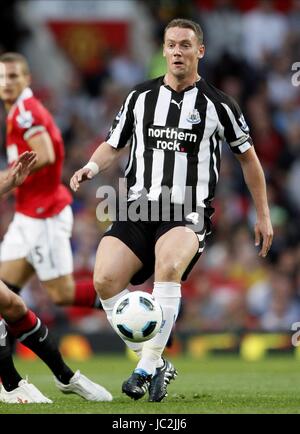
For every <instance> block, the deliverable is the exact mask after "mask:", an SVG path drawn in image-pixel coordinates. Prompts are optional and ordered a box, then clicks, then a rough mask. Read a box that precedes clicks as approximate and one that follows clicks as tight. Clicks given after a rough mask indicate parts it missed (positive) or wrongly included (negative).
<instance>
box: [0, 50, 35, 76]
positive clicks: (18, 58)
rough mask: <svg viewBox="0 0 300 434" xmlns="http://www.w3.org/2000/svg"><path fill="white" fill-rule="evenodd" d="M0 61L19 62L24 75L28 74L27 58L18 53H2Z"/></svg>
mask: <svg viewBox="0 0 300 434" xmlns="http://www.w3.org/2000/svg"><path fill="white" fill-rule="evenodd" d="M0 62H2V63H20V64H21V65H22V69H23V73H24V74H25V75H29V74H30V69H29V64H28V62H27V59H26V58H25V57H24V56H23V54H20V53H13V52H9V53H4V54H1V55H0Z"/></svg>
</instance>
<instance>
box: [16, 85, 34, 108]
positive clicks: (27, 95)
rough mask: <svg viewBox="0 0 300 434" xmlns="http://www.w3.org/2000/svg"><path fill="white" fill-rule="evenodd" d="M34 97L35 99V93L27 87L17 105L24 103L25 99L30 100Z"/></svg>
mask: <svg viewBox="0 0 300 434" xmlns="http://www.w3.org/2000/svg"><path fill="white" fill-rule="evenodd" d="M32 97H33V92H32V90H31V89H30V87H25V89H24V90H23V91H22V92H21V94H20V95H19V97H18V99H17V101H16V102H15V104H19V102H20V101H24V99H28V98H32Z"/></svg>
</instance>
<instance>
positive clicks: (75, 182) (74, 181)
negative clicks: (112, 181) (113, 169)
mask: <svg viewBox="0 0 300 434" xmlns="http://www.w3.org/2000/svg"><path fill="white" fill-rule="evenodd" d="M93 177H94V174H93V172H92V170H91V169H89V168H88V167H83V168H82V169H79V170H77V172H75V173H74V175H73V176H72V178H71V179H70V187H71V189H72V190H73V191H77V190H78V189H79V186H80V184H81V183H82V182H83V181H87V180H88V179H92V178H93Z"/></svg>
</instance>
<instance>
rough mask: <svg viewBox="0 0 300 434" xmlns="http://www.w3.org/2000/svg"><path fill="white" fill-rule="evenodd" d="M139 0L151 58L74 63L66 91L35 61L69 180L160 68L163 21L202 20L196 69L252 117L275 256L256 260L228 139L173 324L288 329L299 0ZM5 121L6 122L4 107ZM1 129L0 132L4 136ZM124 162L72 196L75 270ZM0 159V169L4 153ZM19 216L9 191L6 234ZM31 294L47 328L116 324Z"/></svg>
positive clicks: (295, 286)
mask: <svg viewBox="0 0 300 434" xmlns="http://www.w3.org/2000/svg"><path fill="white" fill-rule="evenodd" d="M132 1H134V0H132ZM138 3H140V4H141V6H142V7H143V8H144V10H145V13H146V14H147V15H148V17H149V22H151V23H152V30H153V31H152V34H153V40H152V41H151V45H152V57H151V59H149V62H147V63H145V62H143V63H141V62H140V61H139V58H135V57H134V56H133V55H132V53H131V51H130V50H127V51H124V52H119V53H114V54H112V53H108V54H107V56H106V57H107V58H106V59H105V63H104V65H103V68H102V70H101V71H98V72H97V73H95V74H93V75H90V74H89V75H85V74H84V73H82V72H81V71H79V70H78V69H76V68H75V67H73V69H72V74H71V75H70V77H69V78H68V80H67V85H66V86H65V88H64V89H63V91H60V92H57V90H55V89H53V88H51V87H49V85H46V84H45V83H44V82H43V76H42V75H38V70H39V68H38V65H34V71H35V75H34V77H33V89H34V91H35V93H36V95H37V96H38V97H40V98H41V100H42V101H43V103H44V104H45V105H46V106H47V107H48V108H49V109H50V111H51V112H52V113H53V115H54V116H55V119H56V121H57V124H58V125H59V127H60V128H61V131H62V133H63V137H64V140H65V146H66V160H65V166H64V182H65V183H66V184H68V182H69V179H70V176H71V175H72V174H73V172H74V171H75V170H77V169H78V168H79V167H81V166H82V164H83V163H84V162H86V161H87V160H88V157H89V156H90V155H91V154H92V152H93V151H94V149H95V148H96V146H97V144H98V143H99V142H100V141H102V140H103V139H104V138H105V136H106V134H107V132H108V130H109V128H110V125H111V122H112V120H113V118H114V116H115V114H116V113H117V112H118V110H119V107H120V106H121V104H122V101H123V98H124V96H125V95H126V94H127V93H128V91H129V90H130V89H131V87H133V86H134V85H135V84H136V83H138V82H141V81H143V80H146V79H147V78H149V77H151V78H152V77H154V76H156V75H162V74H163V73H164V60H163V59H162V56H161V47H159V46H158V45H157V41H158V40H161V31H162V29H163V28H164V26H165V24H166V23H167V22H168V21H169V20H170V19H171V18H173V17H176V16H181V17H184V18H191V19H194V20H197V21H198V22H199V23H200V24H201V25H202V27H203V30H204V37H205V45H206V48H207V53H206V56H205V58H204V59H203V61H202V62H201V64H200V74H201V75H203V77H204V78H205V79H206V80H207V81H209V82H211V83H212V84H213V85H215V86H216V87H219V88H221V89H222V90H224V92H226V93H228V94H229V95H231V96H233V97H234V98H235V99H236V100H237V101H238V103H239V104H240V106H241V107H242V110H243V112H244V114H245V117H246V119H247V122H248V124H249V126H250V131H251V135H252V138H253V141H254V144H255V148H256V151H257V153H258V155H259V158H260V161H261V163H262V165H263V167H264V170H265V175H266V178H267V184H268V197H269V203H270V209H271V216H272V222H273V226H274V241H273V245H272V248H271V251H270V253H269V255H268V257H267V258H266V259H261V258H259V257H258V255H257V253H258V249H257V248H256V247H255V246H254V235H253V226H254V219H255V215H254V209H253V207H252V203H251V200H250V198H249V194H248V193H247V189H246V186H245V184H244V182H243V178H242V174H241V172H240V169H239V166H238V164H237V162H236V161H235V159H234V156H232V154H231V152H230V151H229V150H228V147H227V146H226V144H225V145H224V147H223V155H222V166H221V176H220V181H219V184H218V188H217V196H216V198H215V201H214V207H215V214H214V218H213V221H214V230H213V234H212V235H211V236H210V237H209V240H208V243H207V246H206V249H205V252H204V254H203V256H202V258H201V260H200V261H198V263H197V266H196V267H195V268H194V270H193V272H192V273H191V277H190V278H189V280H188V281H187V282H186V283H185V284H184V285H183V305H182V311H181V315H180V319H179V321H178V323H177V324H178V328H179V329H180V330H182V331H189V330H192V331H211V330H214V331H216V330H217V331H222V330H235V331H240V330H245V329H247V330H258V329H259V330H260V329H262V330H266V331H278V330H290V329H291V325H292V323H293V322H296V321H300V231H299V221H300V190H299V185H300V78H298V83H297V81H296V80H295V79H294V80H293V74H295V72H296V71H295V70H293V69H292V65H293V64H294V63H295V62H297V61H299V62H300V0H291V1H290V2H275V1H270V0H260V1H256V2H254V1H252V2H251V1H248V2H237V1H233V0H214V1H201V0H195V1H192V0H189V1H188V0H185V1H184V2H182V1H180V0H177V1H176V0H174V1H172V2H168V1H165V0H147V1H146V0H143V1H139V2H138ZM241 3H243V7H242V8H241V7H240V4H241ZM283 3H284V4H285V7H284V8H282V4H283ZM245 4H247V5H248V6H247V7H245ZM278 5H279V7H276V6H278ZM32 25H34V23H32ZM27 26H28V24H27ZM20 32H22V35H23V36H22V37H21V38H18V40H17V41H16V43H15V45H10V43H11V41H6V40H4V38H2V37H1V39H0V52H4V51H6V50H11V49H14V50H20V51H22V41H23V39H24V38H25V37H26V39H27V46H30V38H31V36H30V32H31V29H30V26H29V28H28V29H26V31H25V30H24V29H21V30H20ZM16 34H17V32H16ZM25 54H26V53H25ZM0 120H1V127H2V131H3V124H4V122H3V120H4V113H3V111H2V108H1V112H0ZM3 137H4V135H3V134H2V137H1V142H2V145H3V141H4V138H3ZM2 148H3V146H2ZM120 161H121V164H120V163H118V165H115V166H114V167H113V168H112V169H110V170H109V171H108V172H106V173H103V174H101V175H100V176H98V177H96V179H95V180H93V181H92V182H90V183H88V184H84V185H82V188H81V190H80V191H79V193H78V194H76V195H74V202H73V210H74V213H75V225H74V233H73V238H72V243H73V249H74V262H75V270H76V272H77V275H78V276H81V277H82V279H84V278H85V277H86V276H89V275H91V273H92V270H93V265H94V258H95V249H96V247H97V245H98V242H99V239H100V237H101V235H102V234H103V233H104V231H105V229H106V228H107V227H108V225H109V224H110V222H109V221H107V222H99V221H98V220H97V218H96V207H97V205H98V203H99V199H97V197H96V191H97V188H98V187H99V186H100V185H113V186H114V187H115V188H116V189H118V188H119V177H122V173H123V170H124V167H125V165H126V162H127V150H124V156H123V158H122V159H121V160H120ZM1 167H2V168H3V167H5V155H4V152H3V151H2V156H1ZM12 214H13V198H12V197H8V198H7V199H6V201H2V202H1V203H0V215H1V220H0V238H2V236H3V234H4V233H5V231H6V228H7V226H8V224H9V222H10V220H11V217H12ZM150 286H151V282H147V283H146V284H144V285H143V287H142V288H141V287H139V289H145V290H148V289H150ZM24 296H25V297H26V300H27V302H28V304H29V305H31V306H32V307H33V308H34V309H35V311H36V312H37V313H38V314H39V316H40V317H41V318H42V319H43V320H44V321H45V322H46V323H48V324H49V325H53V324H54V323H55V322H57V321H59V320H63V321H71V322H73V324H77V325H78V327H81V328H82V330H95V329H101V328H108V327H109V326H108V324H107V322H106V319H105V316H104V314H103V312H94V311H93V312H92V311H83V310H81V311H80V312H79V311H78V310H76V309H70V308H69V309H65V310H62V309H61V308H57V307H55V306H53V305H52V304H51V303H50V301H49V299H48V298H47V296H46V294H44V293H43V292H41V290H40V288H39V287H38V284H37V282H35V281H33V282H32V283H31V284H30V286H29V287H28V288H26V290H25V292H24ZM83 313H84V314H88V315H87V316H84V315H83Z"/></svg>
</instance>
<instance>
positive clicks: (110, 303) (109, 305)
mask: <svg viewBox="0 0 300 434" xmlns="http://www.w3.org/2000/svg"><path fill="white" fill-rule="evenodd" d="M128 292H129V290H128V289H124V290H123V291H121V292H119V294H117V295H114V296H113V297H111V298H107V299H106V300H102V299H101V303H102V306H103V309H104V310H105V313H106V316H107V319H108V322H109V323H110V325H111V326H112V327H113V324H112V312H113V309H114V306H115V304H116V302H117V301H118V300H119V299H120V298H121V297H123V295H125V294H127V293H128ZM121 339H122V340H123V341H124V342H125V344H126V345H127V346H128V348H130V349H131V350H132V351H134V352H135V354H136V355H137V356H138V358H139V359H140V358H141V355H142V349H143V343H140V342H130V341H127V340H126V339H123V338H121Z"/></svg>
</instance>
